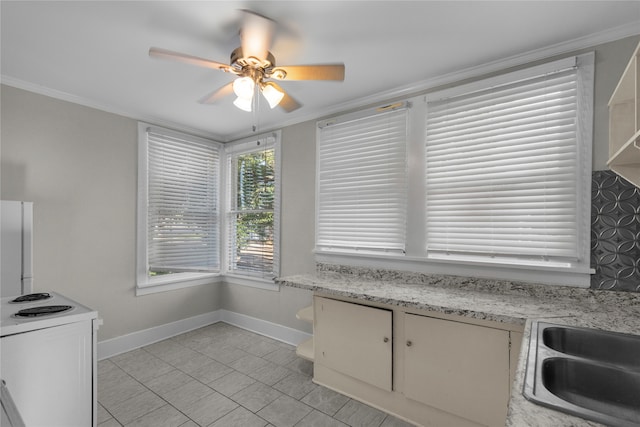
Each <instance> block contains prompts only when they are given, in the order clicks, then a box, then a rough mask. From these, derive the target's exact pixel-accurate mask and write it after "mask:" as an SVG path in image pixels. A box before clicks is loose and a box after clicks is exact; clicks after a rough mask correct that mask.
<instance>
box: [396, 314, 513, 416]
mask: <svg viewBox="0 0 640 427" xmlns="http://www.w3.org/2000/svg"><path fill="white" fill-rule="evenodd" d="M405 336H406V340H407V341H406V343H405V371H404V384H405V386H404V394H405V396H406V397H408V398H410V399H413V400H416V401H419V402H422V403H425V404H427V405H429V406H433V407H435V408H438V409H442V410H444V411H446V412H449V413H452V414H456V415H459V416H461V417H464V418H467V419H469V420H472V421H475V422H478V423H481V424H484V425H489V426H498V425H501V426H503V425H504V423H505V418H506V414H507V404H508V401H509V332H508V331H502V330H498V329H491V328H487V327H482V326H476V325H469V324H466V323H459V322H453V321H448V320H441V319H435V318H431V317H425V316H418V315H413V314H405Z"/></svg>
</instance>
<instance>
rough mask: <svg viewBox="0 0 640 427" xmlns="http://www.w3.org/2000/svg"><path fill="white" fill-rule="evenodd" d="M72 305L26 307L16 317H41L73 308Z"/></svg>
mask: <svg viewBox="0 0 640 427" xmlns="http://www.w3.org/2000/svg"><path fill="white" fill-rule="evenodd" d="M72 308H73V306H72V305H43V306H40V307H32V308H25V309H23V310H20V311H18V312H17V313H16V314H15V315H14V316H16V317H40V316H49V315H52V314H58V313H63V312H65V311H68V310H71V309H72Z"/></svg>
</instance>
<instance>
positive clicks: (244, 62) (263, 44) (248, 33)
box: [149, 10, 344, 113]
mask: <svg viewBox="0 0 640 427" xmlns="http://www.w3.org/2000/svg"><path fill="white" fill-rule="evenodd" d="M242 13H243V19H242V25H241V28H240V42H241V46H240V47H238V48H236V49H235V50H234V51H233V52H231V60H230V64H229V65H227V64H223V63H220V62H216V61H211V60H209V59H205V58H200V57H197V56H192V55H187V54H183V53H179V52H174V51H170V50H166V49H161V48H157V47H152V48H150V49H149V56H151V57H153V58H163V59H169V60H175V61H179V62H184V63H187V64H192V65H197V66H201V67H208V68H213V69H217V70H221V71H224V72H227V73H231V74H235V75H236V76H238V78H236V79H235V80H234V81H232V82H230V83H228V84H226V85H224V86H222V87H221V88H219V89H216V90H215V91H213V92H211V93H210V94H208V95H206V96H204V97H203V98H201V99H200V100H199V102H200V103H203V104H212V103H214V102H216V101H218V100H219V99H221V98H223V97H225V96H227V95H231V94H232V93H235V94H236V96H237V98H236V100H235V101H234V105H236V106H237V107H238V108H240V109H242V110H244V111H252V108H253V104H254V101H255V100H256V94H257V92H260V93H262V95H263V96H264V97H265V98H266V100H267V102H268V103H269V106H270V107H271V108H275V107H276V106H278V105H279V106H280V107H281V108H282V109H283V110H285V111H286V112H287V113H288V112H291V111H294V110H296V109H298V108H300V107H301V104H300V103H298V101H296V100H295V99H293V98H292V97H291V96H289V95H288V94H287V93H286V92H285V91H284V89H282V87H280V85H278V84H277V83H276V82H274V81H272V80H271V79H274V80H280V81H288V80H290V81H293V80H335V81H343V80H344V64H319V65H286V66H277V65H276V59H275V57H274V56H273V54H272V53H271V52H270V51H269V48H270V46H271V43H272V40H273V34H274V32H275V27H276V23H275V22H274V21H273V20H272V19H270V18H267V17H266V16H263V15H260V14H258V13H255V12H252V11H249V10H242Z"/></svg>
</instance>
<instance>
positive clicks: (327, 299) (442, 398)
mask: <svg viewBox="0 0 640 427" xmlns="http://www.w3.org/2000/svg"><path fill="white" fill-rule="evenodd" d="M366 303H367V304H371V305H363V303H362V301H360V300H356V299H349V298H344V299H343V300H337V299H335V297H334V296H331V295H325V294H320V295H317V294H316V295H315V296H314V328H313V330H314V382H316V383H318V384H321V385H323V386H325V387H329V388H331V389H333V390H336V391H338V392H341V393H343V394H346V395H347V396H350V397H352V398H354V399H357V400H360V401H362V402H365V403H367V404H369V405H371V406H374V407H377V408H380V409H383V410H385V411H387V412H389V413H392V414H394V415H396V416H397V417H399V418H402V419H405V420H407V421H410V422H413V423H416V424H418V425H425V426H426V425H429V426H438V427H478V426H503V425H504V423H505V420H506V415H507V405H508V403H509V395H510V391H511V385H512V383H513V377H514V374H515V367H516V364H517V360H518V354H519V351H520V343H521V341H522V326H521V325H511V324H505V323H498V322H492V321H486V320H479V319H472V318H467V317H462V316H455V315H447V314H444V313H436V312H431V311H425V310H416V309H410V308H406V307H401V306H391V305H386V304H379V303H369V302H366Z"/></svg>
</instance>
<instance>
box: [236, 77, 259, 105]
mask: <svg viewBox="0 0 640 427" xmlns="http://www.w3.org/2000/svg"><path fill="white" fill-rule="evenodd" d="M254 88H255V83H254V81H253V79H252V78H251V77H239V78H237V79H235V80H234V81H233V91H234V92H235V94H236V95H238V98H244V99H248V100H251V98H253V90H254Z"/></svg>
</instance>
